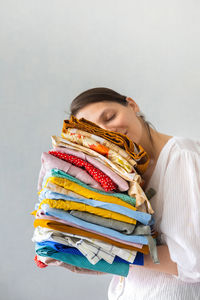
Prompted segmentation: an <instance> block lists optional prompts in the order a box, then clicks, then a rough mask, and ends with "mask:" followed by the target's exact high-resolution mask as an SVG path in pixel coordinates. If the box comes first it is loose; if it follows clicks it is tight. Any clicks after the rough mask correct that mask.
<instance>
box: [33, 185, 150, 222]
mask: <svg viewBox="0 0 200 300" xmlns="http://www.w3.org/2000/svg"><path fill="white" fill-rule="evenodd" d="M102 198H103V197H102ZM43 199H54V200H60V199H62V200H70V201H74V202H78V203H85V204H87V205H90V206H93V207H100V208H103V209H106V210H110V211H114V212H117V213H120V214H121V215H125V216H127V217H130V218H132V219H135V220H137V221H139V222H140V223H142V224H144V225H152V224H153V217H152V216H151V215H150V214H147V213H143V212H140V211H136V210H131V209H130V208H127V207H124V206H121V205H118V204H113V203H108V202H103V201H98V200H94V199H83V198H75V197H72V196H68V195H63V194H60V193H56V192H52V191H51V190H49V189H47V188H44V189H43V190H42V191H41V192H40V195H39V201H40V202H41V201H42V200H43Z"/></svg>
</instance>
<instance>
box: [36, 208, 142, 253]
mask: <svg viewBox="0 0 200 300" xmlns="http://www.w3.org/2000/svg"><path fill="white" fill-rule="evenodd" d="M35 218H36V219H47V220H51V221H56V222H60V223H62V224H66V225H68V226H72V227H76V228H79V229H83V230H86V231H90V232H92V233H97V232H96V231H95V230H88V229H85V228H84V227H82V226H80V225H77V224H74V223H71V222H68V221H66V220H62V219H59V218H56V217H53V216H47V215H45V213H44V211H43V210H42V209H39V210H38V211H37V213H36V216H35ZM98 234H99V235H102V236H105V237H108V238H110V236H108V235H107V234H104V233H100V232H98ZM112 240H114V241H116V242H120V243H122V240H119V239H118V238H115V237H112ZM123 244H126V245H131V246H133V247H137V248H139V249H141V248H142V246H143V245H142V244H137V243H131V242H126V241H123Z"/></svg>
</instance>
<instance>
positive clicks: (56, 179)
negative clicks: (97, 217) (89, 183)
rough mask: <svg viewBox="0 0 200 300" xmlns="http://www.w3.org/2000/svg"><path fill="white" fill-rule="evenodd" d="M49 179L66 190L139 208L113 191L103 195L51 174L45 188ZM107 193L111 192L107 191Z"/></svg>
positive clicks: (130, 207)
mask: <svg viewBox="0 0 200 300" xmlns="http://www.w3.org/2000/svg"><path fill="white" fill-rule="evenodd" d="M49 181H50V182H52V183H54V184H56V185H58V186H60V187H63V188H64V189H66V190H69V191H72V192H75V193H77V194H79V195H82V196H84V197H85V198H88V199H93V200H98V201H101V202H107V203H113V204H117V205H120V206H123V207H126V208H129V209H131V210H134V211H136V210H137V209H136V208H135V207H134V206H133V205H131V204H129V203H127V202H125V201H123V200H121V199H120V198H117V197H115V196H112V193H110V195H102V194H100V193H97V192H95V191H91V190H90V189H87V188H85V187H84V186H81V185H79V184H78V183H76V182H73V181H70V180H69V179H67V178H62V177H54V176H50V177H48V178H47V180H46V182H45V183H44V187H43V189H44V188H46V187H47V184H48V182H49ZM43 189H42V190H43ZM42 190H41V191H42ZM41 191H40V192H39V194H40V193H41ZM107 194H109V193H107Z"/></svg>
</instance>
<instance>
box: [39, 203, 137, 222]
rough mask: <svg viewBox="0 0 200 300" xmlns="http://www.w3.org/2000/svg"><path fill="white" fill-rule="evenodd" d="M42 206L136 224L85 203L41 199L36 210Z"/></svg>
mask: <svg viewBox="0 0 200 300" xmlns="http://www.w3.org/2000/svg"><path fill="white" fill-rule="evenodd" d="M42 204H49V206H50V207H51V208H55V209H63V210H78V211H85V212H89V213H91V214H94V215H97V216H100V217H104V218H107V219H113V220H118V221H122V222H125V223H129V224H136V220H135V219H132V218H129V217H127V216H124V215H121V214H119V213H115V212H113V211H110V210H107V209H103V208H99V207H93V206H90V205H87V204H85V203H78V202H73V201H68V200H53V199H43V200H42V201H41V202H40V205H39V207H38V209H41V207H42Z"/></svg>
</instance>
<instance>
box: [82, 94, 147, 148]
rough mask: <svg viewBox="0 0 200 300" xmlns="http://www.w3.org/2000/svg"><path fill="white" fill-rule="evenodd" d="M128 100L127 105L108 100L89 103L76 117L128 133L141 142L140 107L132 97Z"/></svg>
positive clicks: (138, 142) (130, 136)
mask: <svg viewBox="0 0 200 300" xmlns="http://www.w3.org/2000/svg"><path fill="white" fill-rule="evenodd" d="M127 102H128V105H127V106H124V105H121V104H119V103H117V102H107V101H104V102H97V103H92V104H88V105H87V106H85V107H84V108H82V109H81V110H80V111H79V112H78V113H77V114H76V117H77V118H78V119H80V118H85V119H87V120H89V121H91V122H93V123H96V124H97V125H99V126H100V127H102V128H104V129H107V130H111V131H115V132H119V133H123V134H126V135H127V136H128V137H129V138H130V139H131V140H133V141H134V142H135V143H137V144H140V142H141V138H142V131H143V126H142V124H141V121H140V120H139V118H138V117H137V116H136V112H138V111H139V107H138V105H137V104H136V103H135V102H134V100H132V99H131V98H127Z"/></svg>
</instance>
